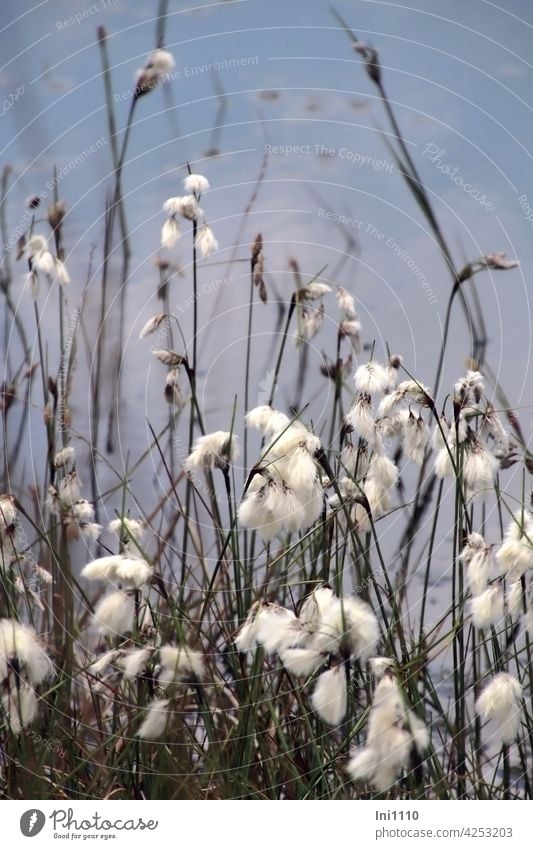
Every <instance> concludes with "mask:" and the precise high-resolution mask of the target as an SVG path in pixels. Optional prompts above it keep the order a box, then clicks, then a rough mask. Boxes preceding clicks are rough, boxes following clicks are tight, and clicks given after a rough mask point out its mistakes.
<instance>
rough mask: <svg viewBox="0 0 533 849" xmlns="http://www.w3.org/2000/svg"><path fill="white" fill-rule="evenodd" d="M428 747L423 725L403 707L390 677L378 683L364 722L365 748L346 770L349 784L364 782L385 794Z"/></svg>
mask: <svg viewBox="0 0 533 849" xmlns="http://www.w3.org/2000/svg"><path fill="white" fill-rule="evenodd" d="M428 745H429V734H428V731H427V728H426V726H425V724H424V723H423V722H422V720H421V719H419V718H418V717H417V716H416V715H415V714H414V712H413V711H412V710H410V709H409V708H407V707H406V705H405V703H404V700H403V696H402V693H401V690H400V688H399V686H398V684H397V682H396V681H395V679H394V678H393V676H392V675H388V674H385V675H384V676H383V677H382V678H381V680H380V681H379V683H378V685H377V687H376V691H375V694H374V701H373V703H372V707H371V709H370V713H369V718H368V733H367V740H366V745H365V746H364V747H361V748H359V749H355V750H354V751H353V752H352V756H351V759H350V762H349V764H348V767H347V770H348V773H349V775H350V777H351V778H352V780H353V781H365V782H368V783H369V784H371V785H372V786H373V787H374V788H375V789H376V790H377V791H379V792H381V793H385V792H386V791H387V790H389V789H390V787H391V786H392V785H393V784H394V783H395V782H396V781H397V780H398V778H399V777H400V776H401V774H402V772H403V771H404V770H405V769H407V768H408V767H409V765H410V761H411V756H412V753H413V752H415V753H416V754H417V756H418V757H419V758H420V757H421V756H422V754H423V752H424V751H425V750H426V749H427V747H428Z"/></svg>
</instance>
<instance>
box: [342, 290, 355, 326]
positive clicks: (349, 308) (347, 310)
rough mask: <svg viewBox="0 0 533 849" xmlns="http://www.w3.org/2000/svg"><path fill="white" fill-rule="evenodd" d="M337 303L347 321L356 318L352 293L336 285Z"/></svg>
mask: <svg viewBox="0 0 533 849" xmlns="http://www.w3.org/2000/svg"><path fill="white" fill-rule="evenodd" d="M337 303H338V305H339V309H340V310H341V312H342V313H343V315H344V318H345V319H347V320H348V321H354V320H356V319H357V310H356V309H355V301H354V298H353V295H351V294H350V292H348V290H347V289H343V288H342V286H337Z"/></svg>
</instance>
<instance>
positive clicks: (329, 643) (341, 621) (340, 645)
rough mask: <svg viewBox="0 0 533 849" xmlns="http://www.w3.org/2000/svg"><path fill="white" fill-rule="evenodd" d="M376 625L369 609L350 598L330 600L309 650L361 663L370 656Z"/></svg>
mask: <svg viewBox="0 0 533 849" xmlns="http://www.w3.org/2000/svg"><path fill="white" fill-rule="evenodd" d="M378 639H379V625H378V621H377V619H376V617H375V615H374V613H373V612H372V609H371V607H370V606H369V605H368V604H367V603H366V602H364V601H361V600H360V599H358V598H353V597H351V596H346V597H344V598H342V599H340V598H333V599H332V601H331V603H330V604H329V605H328V606H327V608H326V609H325V610H324V612H323V613H322V615H321V617H320V621H319V623H318V626H317V630H316V634H315V636H314V639H313V646H314V647H315V648H317V649H319V650H320V651H322V652H332V653H340V654H342V655H343V656H346V655H348V656H352V655H353V656H355V657H357V658H358V660H361V661H364V660H367V658H368V657H370V656H371V655H373V654H374V652H375V650H376V645H377V642H378Z"/></svg>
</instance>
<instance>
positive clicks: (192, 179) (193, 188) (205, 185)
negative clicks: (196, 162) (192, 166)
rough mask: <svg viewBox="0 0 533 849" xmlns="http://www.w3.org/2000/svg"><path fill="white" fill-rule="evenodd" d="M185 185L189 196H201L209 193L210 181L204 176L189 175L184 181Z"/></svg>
mask: <svg viewBox="0 0 533 849" xmlns="http://www.w3.org/2000/svg"><path fill="white" fill-rule="evenodd" d="M183 185H184V187H185V191H186V192H189V194H195V195H201V194H203V192H207V191H209V180H208V179H207V177H204V176H202V174H188V175H187V176H186V177H185V179H184V180H183Z"/></svg>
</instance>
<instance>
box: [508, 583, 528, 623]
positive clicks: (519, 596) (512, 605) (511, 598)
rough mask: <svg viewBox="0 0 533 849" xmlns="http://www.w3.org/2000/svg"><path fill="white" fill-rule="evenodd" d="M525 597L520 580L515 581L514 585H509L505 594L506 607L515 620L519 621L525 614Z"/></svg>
mask: <svg viewBox="0 0 533 849" xmlns="http://www.w3.org/2000/svg"><path fill="white" fill-rule="evenodd" d="M523 596H524V594H523V591H522V582H521V581H520V580H518V581H513V583H512V584H509V586H508V587H507V592H506V593H505V605H506V608H507V611H508V613H509V615H510V616H512V617H513V619H519V618H520V617H521V615H522V613H523V610H524V608H523Z"/></svg>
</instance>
